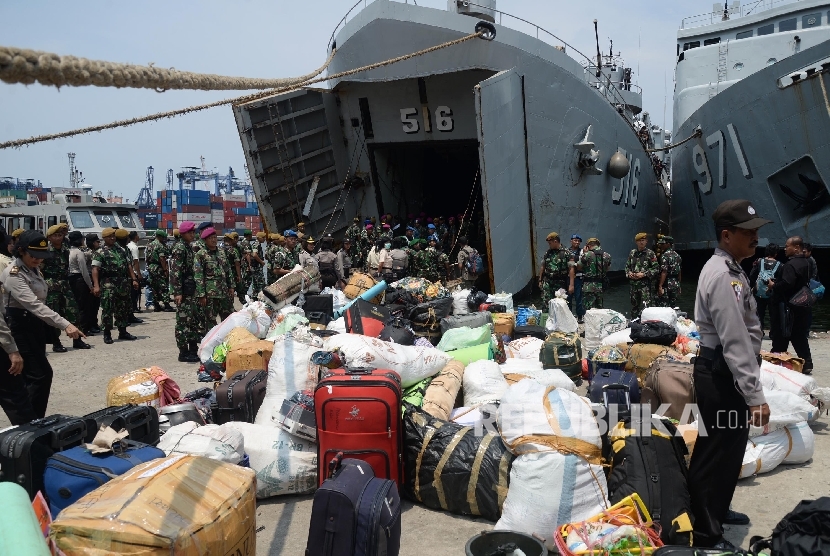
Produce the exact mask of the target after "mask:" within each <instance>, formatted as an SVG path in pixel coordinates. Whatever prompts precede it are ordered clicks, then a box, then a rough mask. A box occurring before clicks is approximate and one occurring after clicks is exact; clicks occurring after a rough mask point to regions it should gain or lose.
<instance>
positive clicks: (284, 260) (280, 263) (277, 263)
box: [269, 245, 294, 281]
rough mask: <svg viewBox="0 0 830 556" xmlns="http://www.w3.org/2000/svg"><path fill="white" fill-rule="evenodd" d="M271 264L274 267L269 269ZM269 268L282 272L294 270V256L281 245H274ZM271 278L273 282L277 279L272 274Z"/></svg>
mask: <svg viewBox="0 0 830 556" xmlns="http://www.w3.org/2000/svg"><path fill="white" fill-rule="evenodd" d="M271 264H273V265H274V266H272V267H271ZM269 267H271V268H273V269H277V268H279V269H282V270H291V269H292V268H294V254H293V253H291V252H290V251H289V250H288V249H286V248H285V247H283V246H282V245H276V246H275V249H274V251H273V253H272V254H271V262H270V263H269ZM271 276H272V277H273V279H274V280H275V281H276V280H278V279H279V277H278V276H277V275H276V274H272V275H271Z"/></svg>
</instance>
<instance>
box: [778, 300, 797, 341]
mask: <svg viewBox="0 0 830 556" xmlns="http://www.w3.org/2000/svg"><path fill="white" fill-rule="evenodd" d="M778 310H779V311H780V312H779V315H780V322H781V337H782V338H785V339H790V338H791V337H792V335H793V323H794V322H795V318H794V315H793V310H792V307H790V305H789V303H783V302H781V303H779V304H778Z"/></svg>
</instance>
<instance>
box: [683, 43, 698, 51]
mask: <svg viewBox="0 0 830 556" xmlns="http://www.w3.org/2000/svg"><path fill="white" fill-rule="evenodd" d="M698 46H700V41H693V42H687V43H684V44H683V50H684V51H686V50H689V49H690V48H697V47H698Z"/></svg>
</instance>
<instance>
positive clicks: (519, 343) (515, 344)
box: [504, 336, 545, 361]
mask: <svg viewBox="0 0 830 556" xmlns="http://www.w3.org/2000/svg"><path fill="white" fill-rule="evenodd" d="M544 343H545V341H544V340H540V339H539V338H534V337H533V336H525V337H524V338H519V339H518V340H513V341H512V342H508V343H507V344H505V345H504V353H505V355H507V357H508V359H509V358H511V357H515V358H517V359H534V360H536V361H539V352H540V351H542V345H543V344H544Z"/></svg>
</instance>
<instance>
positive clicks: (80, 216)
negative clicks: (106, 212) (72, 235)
mask: <svg viewBox="0 0 830 556" xmlns="http://www.w3.org/2000/svg"><path fill="white" fill-rule="evenodd" d="M50 218H54V216H52V217H50ZM69 220H71V221H72V229H73V230H78V229H86V228H92V227H93V226H94V224H93V223H92V217H91V216H90V215H89V211H86V210H70V211H69Z"/></svg>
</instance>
